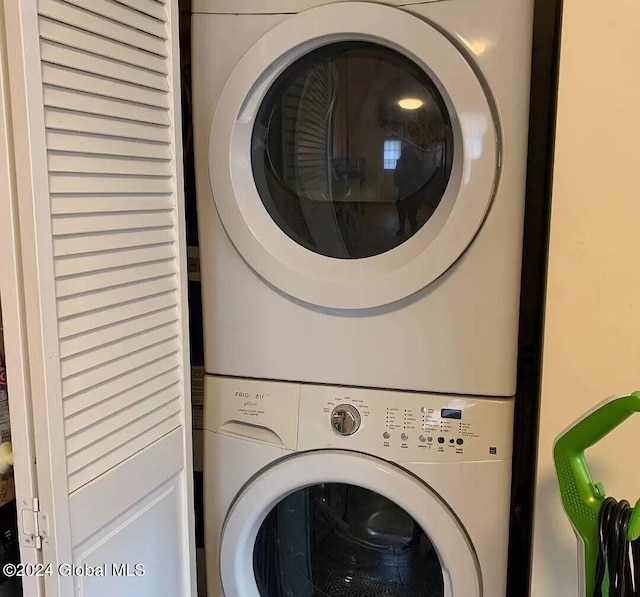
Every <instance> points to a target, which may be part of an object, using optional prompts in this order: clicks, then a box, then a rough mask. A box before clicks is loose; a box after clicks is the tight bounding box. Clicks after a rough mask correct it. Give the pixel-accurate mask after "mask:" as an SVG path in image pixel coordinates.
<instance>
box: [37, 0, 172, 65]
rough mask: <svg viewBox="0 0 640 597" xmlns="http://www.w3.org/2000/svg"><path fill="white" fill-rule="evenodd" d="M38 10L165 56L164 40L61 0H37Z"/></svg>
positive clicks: (102, 35) (137, 47) (59, 19)
mask: <svg viewBox="0 0 640 597" xmlns="http://www.w3.org/2000/svg"><path fill="white" fill-rule="evenodd" d="M38 12H39V13H40V15H42V16H45V17H49V18H50V19H52V20H55V21H58V22H61V23H66V24H68V25H72V26H74V27H77V28H78V29H82V30H84V31H87V32H88V33H91V34H93V35H96V36H99V37H106V38H107V39H111V40H114V41H118V42H121V43H122V44H125V45H127V46H131V47H132V48H134V49H139V50H145V51H147V52H150V53H151V54H156V55H157V56H161V57H163V58H166V57H167V46H166V43H165V42H164V40H162V39H160V38H158V37H154V36H152V35H147V34H145V33H143V32H141V31H137V30H136V29H133V28H131V27H127V26H126V25H122V24H120V23H117V22H115V21H112V20H111V19H107V18H104V17H101V16H99V15H97V14H95V13H92V12H87V11H85V10H82V9H80V8H77V7H76V6H72V5H70V4H67V3H66V2H64V1H63V0H38Z"/></svg>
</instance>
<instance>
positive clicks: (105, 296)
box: [58, 276, 176, 317]
mask: <svg viewBox="0 0 640 597" xmlns="http://www.w3.org/2000/svg"><path fill="white" fill-rule="evenodd" d="M175 289H176V287H175V279H174V276H164V277H162V278H156V279H153V280H146V281H144V282H140V283H135V282H134V283H131V284H127V285H122V286H119V287H117V288H115V289H114V288H110V289H107V290H102V291H99V292H92V293H85V294H83V295H79V296H73V297H68V298H63V297H61V298H60V299H59V300H58V316H59V317H70V316H72V315H78V314H80V313H86V312H88V311H90V310H91V311H95V310H96V309H105V308H108V307H113V306H115V305H119V304H121V303H126V302H129V301H133V300H139V299H141V298H144V297H147V296H153V295H155V294H160V293H162V292H168V291H170V290H175Z"/></svg>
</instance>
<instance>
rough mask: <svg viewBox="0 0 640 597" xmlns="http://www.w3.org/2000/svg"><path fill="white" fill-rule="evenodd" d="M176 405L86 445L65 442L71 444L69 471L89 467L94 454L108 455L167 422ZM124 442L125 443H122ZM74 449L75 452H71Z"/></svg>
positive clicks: (167, 406) (163, 408)
mask: <svg viewBox="0 0 640 597" xmlns="http://www.w3.org/2000/svg"><path fill="white" fill-rule="evenodd" d="M176 409H177V405H176V404H175V401H173V402H172V403H170V404H168V405H163V406H161V407H160V408H158V409H157V410H155V411H152V412H151V413H148V414H147V415H146V416H145V417H144V418H142V419H138V420H134V421H131V420H129V421H127V422H126V423H125V424H123V426H122V427H121V428H119V429H118V428H116V429H114V430H113V431H112V432H111V433H108V434H107V435H106V436H103V437H101V438H100V439H98V440H97V441H94V442H92V443H91V444H89V445H87V444H86V440H85V442H84V443H83V442H74V441H72V440H73V438H69V439H68V440H67V445H69V444H71V447H70V448H69V459H68V462H69V469H70V472H71V473H72V474H73V473H74V472H75V471H78V470H81V469H83V468H84V467H86V466H89V465H90V464H92V463H93V462H95V453H96V452H101V453H102V454H109V452H112V451H113V450H117V449H119V448H121V447H122V446H123V444H124V445H126V443H125V441H130V439H131V437H132V436H133V437H136V436H137V435H142V434H143V433H145V432H146V431H148V430H149V429H150V428H153V427H154V426H155V425H158V424H159V423H161V422H162V421H165V420H167V419H168V418H169V417H171V416H172V415H176V414H177V413H178V411H177V410H176ZM123 440H125V441H123ZM73 448H76V451H72V450H73Z"/></svg>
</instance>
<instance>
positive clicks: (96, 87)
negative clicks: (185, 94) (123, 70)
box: [42, 63, 167, 108]
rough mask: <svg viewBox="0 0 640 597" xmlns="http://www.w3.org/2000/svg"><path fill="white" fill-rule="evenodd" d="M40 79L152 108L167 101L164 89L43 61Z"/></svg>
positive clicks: (59, 85)
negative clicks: (133, 83) (124, 81)
mask: <svg viewBox="0 0 640 597" xmlns="http://www.w3.org/2000/svg"><path fill="white" fill-rule="evenodd" d="M42 81H43V82H44V83H45V85H53V86H54V87H62V88H71V89H75V90H77V91H81V92H84V93H93V94H95V95H101V96H103V97H108V98H113V99H117V100H124V101H127V102H131V103H133V104H141V105H143V106H151V107H154V108H162V106H164V105H166V102H167V98H166V92H164V91H156V90H154V89H149V88H148V87H141V86H136V85H132V84H130V83H122V82H120V81H114V80H112V79H107V78H106V77H102V76H98V75H92V74H88V73H83V72H81V71H77V70H73V69H70V68H66V67H62V66H57V65H55V64H49V63H45V64H43V65H42Z"/></svg>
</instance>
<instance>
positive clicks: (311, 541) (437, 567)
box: [220, 450, 481, 597]
mask: <svg viewBox="0 0 640 597" xmlns="http://www.w3.org/2000/svg"><path fill="white" fill-rule="evenodd" d="M220 578H221V582H222V587H223V590H224V593H225V594H226V595H242V597H365V596H369V595H371V596H376V597H378V596H381V597H404V596H406V597H409V596H411V597H454V596H455V597H458V596H459V595H463V596H464V597H480V595H481V590H480V578H479V575H478V562H477V557H476V553H475V550H474V548H473V545H472V543H471V541H470V539H469V537H468V536H467V534H466V532H465V530H464V529H463V528H462V526H461V525H460V522H459V520H458V519H457V518H456V516H455V514H454V513H453V512H452V511H451V510H450V509H449V507H448V506H447V505H446V504H445V503H444V502H443V501H442V499H441V498H440V497H439V496H438V495H437V494H436V493H435V492H434V491H432V490H431V489H430V488H429V487H428V486H427V485H425V484H424V483H423V482H421V481H420V480H419V479H417V478H416V477H415V476H414V475H413V474H410V473H408V472H407V471H405V470H404V469H402V468H401V467H399V466H397V465H394V464H392V463H388V462H385V461H384V460H381V459H379V458H376V457H373V456H368V455H365V454H360V453H356V452H349V451H341V450H316V451H312V452H301V453H297V454H294V455H292V456H288V457H285V458H282V459H281V460H278V461H276V462H275V463H273V464H272V465H271V466H269V467H267V468H266V469H264V470H263V471H262V472H261V473H260V474H258V475H256V476H255V477H253V478H252V479H251V480H250V481H249V482H248V483H247V484H246V485H245V486H244V487H243V488H242V490H241V491H240V492H239V494H238V495H237V496H236V499H235V501H234V502H233V505H232V506H231V508H230V510H229V512H228V514H227V517H226V520H225V523H224V526H223V529H222V535H221V542H220Z"/></svg>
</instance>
